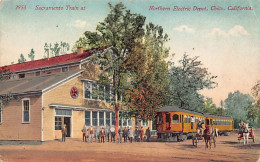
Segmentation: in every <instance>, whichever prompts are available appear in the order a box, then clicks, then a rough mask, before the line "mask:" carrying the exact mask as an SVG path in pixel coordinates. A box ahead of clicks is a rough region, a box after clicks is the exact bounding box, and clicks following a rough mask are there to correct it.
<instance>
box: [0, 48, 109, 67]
mask: <svg viewBox="0 0 260 162" xmlns="http://www.w3.org/2000/svg"><path fill="white" fill-rule="evenodd" d="M106 48H108V46H105V47H101V48H98V49H92V50H88V51H84V52H83V53H82V54H77V52H75V53H71V54H65V55H61V56H56V57H51V58H46V59H40V60H35V61H28V62H24V63H19V64H13V65H7V66H2V67H0V71H3V70H4V69H8V70H9V71H21V70H29V69H35V68H40V67H47V66H53V65H59V64H65V63H73V62H77V61H81V60H83V59H85V58H87V57H89V56H91V55H92V54H93V53H94V52H96V51H102V50H104V49H106Z"/></svg>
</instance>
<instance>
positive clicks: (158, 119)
mask: <svg viewBox="0 0 260 162" xmlns="http://www.w3.org/2000/svg"><path fill="white" fill-rule="evenodd" d="M162 122H163V116H162V113H160V114H159V115H158V117H157V123H158V124H161V123H162Z"/></svg>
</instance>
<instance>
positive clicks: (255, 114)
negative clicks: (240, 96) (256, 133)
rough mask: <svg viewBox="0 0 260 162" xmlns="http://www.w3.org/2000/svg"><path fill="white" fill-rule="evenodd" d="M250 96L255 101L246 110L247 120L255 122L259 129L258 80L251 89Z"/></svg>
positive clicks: (259, 86)
mask: <svg viewBox="0 0 260 162" xmlns="http://www.w3.org/2000/svg"><path fill="white" fill-rule="evenodd" d="M251 91H252V95H253V97H254V99H255V103H254V105H253V107H250V108H249V109H248V119H250V120H253V121H254V120H256V119H257V126H258V128H259V127H260V80H258V81H257V82H256V84H255V85H254V86H253V87H252V89H251Z"/></svg>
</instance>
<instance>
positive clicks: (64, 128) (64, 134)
mask: <svg viewBox="0 0 260 162" xmlns="http://www.w3.org/2000/svg"><path fill="white" fill-rule="evenodd" d="M61 133H62V140H61V141H62V142H65V141H66V135H67V127H66V124H63V125H62V127H61Z"/></svg>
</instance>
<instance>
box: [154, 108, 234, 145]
mask: <svg viewBox="0 0 260 162" xmlns="http://www.w3.org/2000/svg"><path fill="white" fill-rule="evenodd" d="M233 122H234V121H233V118H232V117H230V116H220V115H212V114H204V113H201V112H196V111H192V110H188V109H184V108H179V107H176V106H165V107H162V108H161V109H160V110H159V111H158V112H157V124H156V126H157V136H158V139H159V140H168V141H171V140H173V141H176V140H178V141H180V140H186V139H187V138H189V137H192V136H193V135H194V134H195V133H196V132H197V127H198V126H199V123H202V124H203V126H204V127H206V128H209V129H211V128H214V129H217V130H218V134H224V135H229V134H230V132H231V131H233Z"/></svg>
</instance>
